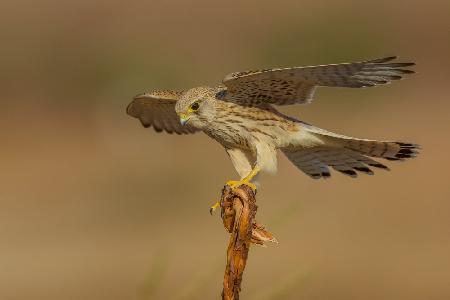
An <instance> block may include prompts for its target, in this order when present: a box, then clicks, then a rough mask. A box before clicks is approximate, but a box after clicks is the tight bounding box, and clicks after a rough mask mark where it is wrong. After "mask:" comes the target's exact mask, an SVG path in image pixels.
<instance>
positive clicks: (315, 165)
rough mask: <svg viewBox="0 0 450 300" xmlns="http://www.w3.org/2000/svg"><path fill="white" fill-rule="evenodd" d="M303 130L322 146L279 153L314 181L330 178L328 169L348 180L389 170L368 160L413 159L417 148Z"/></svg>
mask: <svg viewBox="0 0 450 300" xmlns="http://www.w3.org/2000/svg"><path fill="white" fill-rule="evenodd" d="M305 129H306V130H307V131H308V132H309V133H311V134H313V135H314V136H315V137H317V138H318V139H319V140H320V141H322V142H323V143H321V144H317V145H316V146H312V147H311V145H309V146H307V147H297V148H295V147H294V148H285V149H282V151H283V152H284V154H285V155H286V156H287V157H288V159H289V160H290V161H291V162H292V163H293V164H294V165H295V166H297V168H299V169H300V170H302V171H303V172H305V173H306V174H308V175H309V176H310V177H312V178H314V179H318V178H328V177H330V172H329V168H328V167H331V168H333V169H334V170H336V171H339V172H341V173H343V174H345V175H348V176H350V177H357V175H358V173H365V174H368V175H373V171H372V169H371V168H370V167H375V168H379V169H384V170H389V168H388V167H387V166H385V165H384V164H382V163H380V162H378V161H376V160H374V159H372V158H371V157H375V158H384V159H387V160H400V161H402V160H405V159H408V158H413V157H416V156H417V154H418V150H419V149H420V146H419V145H417V144H412V143H402V142H384V141H374V140H365V139H356V138H351V137H348V136H344V135H339V134H335V133H332V132H328V131H326V130H323V129H320V128H317V127H313V126H310V125H305Z"/></svg>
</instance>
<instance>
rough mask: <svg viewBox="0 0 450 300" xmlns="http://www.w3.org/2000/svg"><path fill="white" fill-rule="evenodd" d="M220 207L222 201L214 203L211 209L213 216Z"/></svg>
mask: <svg viewBox="0 0 450 300" xmlns="http://www.w3.org/2000/svg"><path fill="white" fill-rule="evenodd" d="M219 206H220V201H217V202H216V203H214V205H213V206H211V208H210V209H209V213H210V214H211V215H212V214H213V213H214V212H215V211H216V209H217V208H218V207H219Z"/></svg>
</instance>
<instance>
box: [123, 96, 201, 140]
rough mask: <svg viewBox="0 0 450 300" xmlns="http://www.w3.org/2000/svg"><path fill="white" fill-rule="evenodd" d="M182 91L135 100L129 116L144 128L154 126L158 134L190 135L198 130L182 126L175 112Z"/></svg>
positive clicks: (139, 97) (135, 98)
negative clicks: (136, 119) (139, 122)
mask: <svg viewBox="0 0 450 300" xmlns="http://www.w3.org/2000/svg"><path fill="white" fill-rule="evenodd" d="M182 93H183V92H181V91H170V90H167V91H153V92H149V93H145V94H141V95H137V96H136V97H134V98H133V101H132V102H131V103H130V104H129V105H128V107H127V114H129V115H130V116H132V117H135V118H138V119H139V120H140V121H141V123H142V125H143V126H144V127H150V126H152V127H153V128H154V129H155V130H156V131H157V132H161V131H163V130H164V131H166V132H168V133H174V132H175V133H177V134H188V133H194V132H196V131H197V130H196V129H194V128H193V127H191V126H189V124H187V125H186V126H183V125H181V123H180V118H179V117H178V115H177V114H176V112H175V104H176V103H177V101H178V99H179V98H180V96H181V94H182Z"/></svg>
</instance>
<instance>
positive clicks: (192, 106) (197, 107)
mask: <svg viewBox="0 0 450 300" xmlns="http://www.w3.org/2000/svg"><path fill="white" fill-rule="evenodd" d="M199 107H200V105H199V104H198V102H194V103H192V104H191V110H192V111H197V110H198V109H199Z"/></svg>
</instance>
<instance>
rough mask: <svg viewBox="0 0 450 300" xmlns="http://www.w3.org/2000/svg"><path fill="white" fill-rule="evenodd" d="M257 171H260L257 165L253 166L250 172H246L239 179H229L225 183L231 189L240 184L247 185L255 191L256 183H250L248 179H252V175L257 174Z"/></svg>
mask: <svg viewBox="0 0 450 300" xmlns="http://www.w3.org/2000/svg"><path fill="white" fill-rule="evenodd" d="M259 171H260V169H259V167H258V166H255V167H254V168H253V170H251V171H250V173H248V175H247V176H245V177H244V178H242V179H241V180H230V181H227V185H228V186H229V187H231V188H232V189H235V188H237V187H239V186H241V185H247V186H249V187H250V188H251V189H252V190H253V191H256V185H255V184H254V183H251V182H250V181H251V180H252V179H253V177H255V176H256V174H258V172H259Z"/></svg>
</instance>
